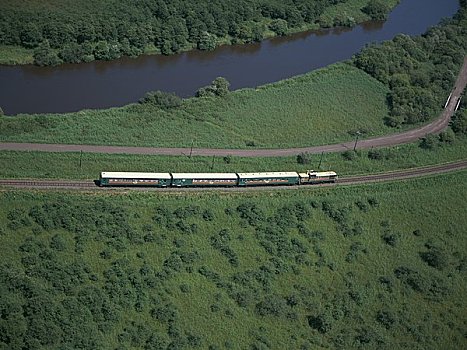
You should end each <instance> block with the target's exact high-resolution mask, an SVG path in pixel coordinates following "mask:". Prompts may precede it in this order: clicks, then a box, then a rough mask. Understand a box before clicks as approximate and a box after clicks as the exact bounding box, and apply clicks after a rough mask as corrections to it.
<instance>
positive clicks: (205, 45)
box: [197, 32, 217, 51]
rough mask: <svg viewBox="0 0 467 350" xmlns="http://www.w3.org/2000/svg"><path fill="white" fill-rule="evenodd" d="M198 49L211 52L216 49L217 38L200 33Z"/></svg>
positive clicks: (213, 35) (206, 33)
mask: <svg viewBox="0 0 467 350" xmlns="http://www.w3.org/2000/svg"><path fill="white" fill-rule="evenodd" d="M197 47H198V49H200V50H206V51H212V50H214V49H215V48H216V47H217V37H216V35H215V34H210V33H208V32H202V33H201V35H200V38H199V41H198V44H197Z"/></svg>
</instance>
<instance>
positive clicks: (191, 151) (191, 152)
mask: <svg viewBox="0 0 467 350" xmlns="http://www.w3.org/2000/svg"><path fill="white" fill-rule="evenodd" d="M193 142H194V140H191V147H190V158H191V155H192V154H193Z"/></svg>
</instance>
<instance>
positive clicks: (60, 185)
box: [0, 159, 467, 192]
mask: <svg viewBox="0 0 467 350" xmlns="http://www.w3.org/2000/svg"><path fill="white" fill-rule="evenodd" d="M463 169H467V159H465V160H461V161H457V162H452V163H445V164H438V165H431V166H424V167H419V168H411V169H404V170H398V171H391V172H385V173H378V174H370V175H357V176H341V177H340V178H339V181H338V182H337V183H330V184H320V185H310V186H264V187H229V188H225V187H221V188H219V187H206V188H199V187H191V188H189V187H187V188H154V187H118V188H117V187H112V188H109V187H99V186H98V183H97V181H95V180H89V181H71V180H70V181H58V180H31V179H29V180H17V179H0V187H13V188H35V189H74V190H99V191H109V190H113V191H115V190H117V191H118V190H139V191H160V192H198V191H238V192H243V191H251V190H254V191H258V190H271V189H297V188H303V187H323V186H341V185H355V184H365V183H372V182H381V181H394V180H403V179H409V178H414V177H421V176H428V175H435V174H442V173H447V172H451V171H458V170H463Z"/></svg>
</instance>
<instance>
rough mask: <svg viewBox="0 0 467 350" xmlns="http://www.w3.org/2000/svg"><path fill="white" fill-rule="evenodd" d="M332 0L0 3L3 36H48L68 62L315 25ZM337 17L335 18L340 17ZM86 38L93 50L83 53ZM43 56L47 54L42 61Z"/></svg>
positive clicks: (208, 44) (22, 41) (24, 42)
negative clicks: (57, 3)
mask: <svg viewBox="0 0 467 350" xmlns="http://www.w3.org/2000/svg"><path fill="white" fill-rule="evenodd" d="M335 3H336V1H334V0H316V1H313V2H304V1H299V2H290V1H287V2H285V3H280V2H274V1H257V0H255V1H246V0H241V1H233V0H228V1H223V2H220V3H217V2H216V3H212V2H209V1H206V0H203V1H196V2H192V1H187V0H177V1H167V0H157V1H140V2H137V3H135V2H131V1H128V0H117V1H102V2H100V3H99V4H92V5H91V4H89V3H87V2H86V1H76V2H73V3H68V2H67V3H66V4H64V5H63V6H55V5H54V4H49V3H32V4H28V3H25V4H22V6H19V7H18V6H12V5H10V4H8V3H6V4H5V5H2V6H1V8H0V10H1V11H0V13H1V17H0V33H1V34H2V35H1V36H0V44H2V45H18V46H23V47H26V48H35V47H37V46H38V45H40V44H41V43H43V42H45V41H49V42H50V46H51V47H52V48H53V49H58V50H59V51H60V52H61V57H63V60H64V61H65V62H76V61H87V60H89V59H94V58H95V59H104V60H107V59H114V58H117V57H119V56H120V55H127V56H136V55H140V54H141V53H143V52H145V51H146V50H147V49H148V47H150V46H155V47H156V48H157V49H158V50H159V51H160V52H161V53H162V54H173V53H177V52H180V51H181V50H185V49H189V48H193V47H198V48H199V49H201V50H212V49H214V48H215V47H216V46H217V42H218V38H224V39H226V38H229V37H230V38H231V39H229V40H230V41H231V42H232V43H236V42H253V41H259V40H261V39H262V38H263V37H264V33H265V31H266V26H265V25H264V23H269V29H270V30H272V31H273V32H275V33H276V34H277V35H284V34H286V33H287V31H288V29H289V28H292V29H293V28H300V27H301V26H302V25H303V24H304V23H306V24H308V25H313V24H314V23H315V21H316V20H317V19H318V18H319V16H320V15H321V14H322V13H323V12H324V11H325V10H326V8H327V7H329V6H331V5H333V4H335ZM338 24H339V23H338ZM87 45H90V46H91V54H86V55H83V54H81V53H80V51H81V47H84V46H87ZM36 62H38V63H39V62H41V63H42V64H47V63H46V62H52V61H39V60H37V61H36Z"/></svg>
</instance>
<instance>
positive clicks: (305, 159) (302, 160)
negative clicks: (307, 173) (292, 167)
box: [297, 153, 311, 164]
mask: <svg viewBox="0 0 467 350" xmlns="http://www.w3.org/2000/svg"><path fill="white" fill-rule="evenodd" d="M310 162H311V155H310V154H309V153H300V154H299V155H298V156H297V163H298V164H310Z"/></svg>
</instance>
